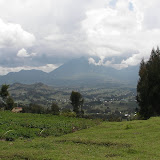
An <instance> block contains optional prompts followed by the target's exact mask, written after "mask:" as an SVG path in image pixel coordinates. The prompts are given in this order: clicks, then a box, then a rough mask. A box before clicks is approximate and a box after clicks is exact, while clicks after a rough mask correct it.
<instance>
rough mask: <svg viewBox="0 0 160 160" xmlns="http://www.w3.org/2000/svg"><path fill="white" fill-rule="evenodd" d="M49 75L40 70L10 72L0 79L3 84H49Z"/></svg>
mask: <svg viewBox="0 0 160 160" xmlns="http://www.w3.org/2000/svg"><path fill="white" fill-rule="evenodd" d="M47 78H48V74H47V73H46V72H43V71H40V70H21V71H19V72H10V73H8V74H7V75H5V76H1V77H0V83H1V84H4V83H6V84H13V83H18V82H19V83H24V84H31V83H37V82H43V83H45V82H47Z"/></svg>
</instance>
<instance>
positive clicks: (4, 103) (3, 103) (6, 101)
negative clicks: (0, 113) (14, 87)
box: [0, 84, 14, 110]
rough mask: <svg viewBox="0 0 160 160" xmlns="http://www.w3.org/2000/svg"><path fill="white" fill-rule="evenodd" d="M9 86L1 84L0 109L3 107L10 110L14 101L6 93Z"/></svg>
mask: <svg viewBox="0 0 160 160" xmlns="http://www.w3.org/2000/svg"><path fill="white" fill-rule="evenodd" d="M8 88H9V85H6V84H3V85H2V86H1V89H0V108H1V107H4V108H5V109H6V110H12V108H13V106H14V100H13V98H12V97H11V96H10V94H9V92H8Z"/></svg>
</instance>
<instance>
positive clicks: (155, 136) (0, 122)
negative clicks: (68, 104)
mask: <svg viewBox="0 0 160 160" xmlns="http://www.w3.org/2000/svg"><path fill="white" fill-rule="evenodd" d="M61 123H62V124H66V125H60V124H61ZM22 124H28V125H27V126H23V125H22ZM30 124H32V125H30ZM56 124H58V125H59V128H58V129H57V128H56V127H54V126H56ZM67 124H68V126H72V127H73V125H69V124H74V127H77V131H76V132H73V133H72V131H73V128H71V130H70V131H69V132H61V131H62V130H64V126H67ZM43 125H46V126H48V132H49V133H50V134H48V135H47V134H44V135H41V134H42V133H43V131H42V130H43V129H44V128H46V130H47V127H44V126H43ZM76 125H77V126H76ZM13 126H14V127H13ZM16 126H17V128H16ZM49 126H50V127H49ZM12 127H13V128H12ZM20 128H21V129H20ZM83 128H84V129H83ZM85 128H86V129H85ZM54 129H55V130H54ZM80 129H83V130H80ZM9 130H11V131H9ZM13 130H14V131H13ZM21 130H22V131H23V130H26V132H29V133H28V135H31V136H29V137H27V136H24V135H25V134H22V133H23V132H20V131H21ZM29 130H30V131H29ZM56 130H57V131H56ZM67 130H69V129H67ZM7 131H9V132H7ZM41 131H42V133H41V134H40V132H41ZM44 131H45V130H44ZM6 132H7V133H6ZM12 132H13V133H14V134H16V133H17V134H18V135H17V136H15V137H14V136H13V135H12V134H11V133H12ZM54 132H56V133H57V134H55V133H54ZM58 133H61V134H58ZM67 133H68V134H67ZM0 134H1V140H0V159H2V160H7V159H14V160H18V159H24V160H32V159H33V160H36V159H40V160H81V159H82V160H92V159H99V160H103V159H104V160H105V159H118V160H119V159H122V160H130V159H133V160H141V159H145V160H146V159H148V160H153V159H157V160H159V159H160V138H159V137H160V118H159V117H155V118H150V119H149V120H136V121H125V122H102V123H100V124H98V122H97V121H93V120H86V119H76V118H67V117H57V116H52V115H36V114H13V113H10V112H0ZM7 134H11V135H12V136H13V138H15V140H14V141H5V137H6V136H7Z"/></svg>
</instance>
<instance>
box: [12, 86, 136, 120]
mask: <svg viewBox="0 0 160 160" xmlns="http://www.w3.org/2000/svg"><path fill="white" fill-rule="evenodd" d="M73 90H74V91H75V92H79V93H81V95H82V96H83V98H84V104H83V107H82V109H83V110H84V113H85V115H86V114H89V115H96V116H99V117H100V115H102V118H105V119H108V118H110V115H115V114H116V115H117V116H118V117H123V116H124V115H125V114H129V115H132V116H133V115H134V114H135V108H136V107H137V103H136V101H135V96H136V89H135V88H134V87H129V86H126V85H121V86H119V85H117V86H116V87H113V86H108V85H106V86H103V87H92V88H89V87H88V88H87V87H80V88H75V87H71V88H69V87H57V88H56V87H51V86H47V85H44V84H42V83H36V84H32V85H26V84H19V83H15V84H13V85H10V88H9V92H10V94H11V95H12V97H13V98H14V100H15V102H16V103H17V104H18V106H19V107H21V106H22V105H25V106H27V107H28V106H30V103H32V104H39V105H41V106H43V107H44V108H48V107H51V105H52V103H56V104H57V105H58V106H59V108H60V111H63V110H69V109H71V110H72V109H73V107H72V105H71V101H70V95H71V93H72V91H73ZM112 117H113V116H112Z"/></svg>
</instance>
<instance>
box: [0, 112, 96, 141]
mask: <svg viewBox="0 0 160 160" xmlns="http://www.w3.org/2000/svg"><path fill="white" fill-rule="evenodd" d="M97 123H99V121H96V120H86V119H78V118H69V117H63V116H53V115H49V114H30V113H21V114H18V113H12V112H7V111H5V112H3V111H0V139H6V140H8V141H10V140H15V139H17V138H21V139H24V138H34V137H47V136H60V135H64V134H67V133H71V132H74V130H80V129H85V128H89V127H91V126H95V125H96V124H97Z"/></svg>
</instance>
